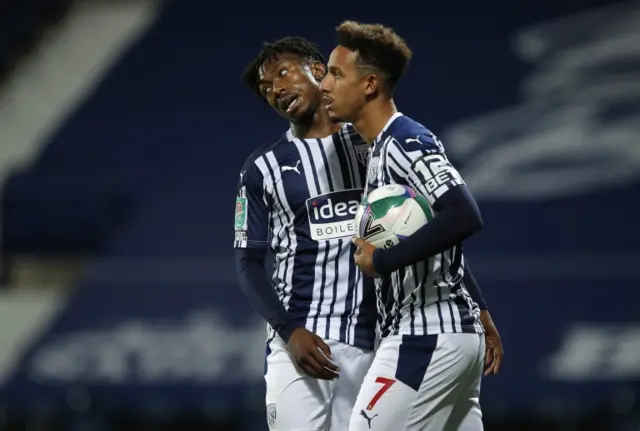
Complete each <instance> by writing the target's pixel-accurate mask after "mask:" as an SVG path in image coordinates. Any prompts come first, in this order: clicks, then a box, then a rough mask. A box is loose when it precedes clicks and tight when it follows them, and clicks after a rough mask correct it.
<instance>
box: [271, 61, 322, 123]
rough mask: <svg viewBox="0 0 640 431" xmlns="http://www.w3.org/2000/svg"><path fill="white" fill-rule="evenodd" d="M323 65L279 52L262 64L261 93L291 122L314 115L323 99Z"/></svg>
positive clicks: (300, 120) (297, 121)
mask: <svg viewBox="0 0 640 431" xmlns="http://www.w3.org/2000/svg"><path fill="white" fill-rule="evenodd" d="M324 70H325V69H324V65H322V64H320V63H314V64H311V65H310V64H308V62H306V61H304V60H303V59H301V58H300V57H298V56H297V55H295V54H280V55H278V56H277V57H275V58H273V59H270V60H267V61H265V62H264V64H263V65H262V67H261V68H260V75H259V79H260V93H261V94H262V96H263V97H264V98H265V99H266V100H267V102H269V105H271V107H272V108H273V109H275V110H276V112H278V114H280V115H282V116H283V117H284V118H286V119H287V120H288V121H290V122H292V123H294V124H295V123H299V122H302V121H305V120H306V119H309V118H312V117H313V113H314V112H315V111H316V109H318V107H319V106H320V104H321V102H322V92H321V91H320V89H319V82H320V80H321V79H322V77H323V76H324Z"/></svg>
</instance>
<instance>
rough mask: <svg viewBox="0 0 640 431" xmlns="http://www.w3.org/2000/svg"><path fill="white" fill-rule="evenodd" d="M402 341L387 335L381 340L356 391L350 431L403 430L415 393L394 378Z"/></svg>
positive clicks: (399, 337)
mask: <svg viewBox="0 0 640 431" xmlns="http://www.w3.org/2000/svg"><path fill="white" fill-rule="evenodd" d="M401 343H402V337H401V336H390V337H387V338H385V339H384V340H383V341H382V342H381V343H380V346H379V347H378V349H377V351H376V354H375V358H374V360H373V363H372V364H371V367H370V368H369V371H368V372H367V375H366V376H365V379H364V382H363V383H362V387H361V388H360V392H359V393H358V397H357V399H356V403H355V405H354V408H353V412H352V413H351V419H350V421H349V428H348V429H349V431H369V430H378V431H384V430H394V431H403V430H404V427H403V425H404V423H405V422H406V419H407V416H408V415H409V413H410V411H411V409H412V406H413V403H414V401H415V398H416V395H417V392H416V391H415V390H414V389H413V388H411V387H410V386H408V385H407V384H406V383H404V382H402V381H399V380H397V379H396V370H397V365H398V354H399V351H400V345H401ZM421 377H422V376H421ZM421 380H422V379H421V378H420V381H421Z"/></svg>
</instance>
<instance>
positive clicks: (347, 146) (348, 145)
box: [343, 130, 367, 187]
mask: <svg viewBox="0 0 640 431" xmlns="http://www.w3.org/2000/svg"><path fill="white" fill-rule="evenodd" d="M353 133H354V134H355V130H354V131H353ZM344 137H346V139H345V140H344V142H343V145H344V146H343V149H344V153H345V155H346V157H347V160H348V165H349V166H351V167H353V166H359V165H360V162H358V157H357V156H356V154H355V152H356V150H355V148H353V139H354V138H356V139H358V135H357V134H355V135H351V134H349V133H344ZM354 162H355V163H354ZM360 166H361V165H360ZM366 175H367V173H366V171H365V172H363V170H362V169H360V170H359V171H358V175H357V176H356V175H354V176H353V181H354V182H353V186H354V187H364V181H366V178H367V176H366Z"/></svg>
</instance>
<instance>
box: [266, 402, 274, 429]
mask: <svg viewBox="0 0 640 431" xmlns="http://www.w3.org/2000/svg"><path fill="white" fill-rule="evenodd" d="M267 424H268V425H269V428H273V427H274V426H275V425H276V405H275V404H274V403H271V404H269V405H267Z"/></svg>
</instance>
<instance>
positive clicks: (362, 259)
mask: <svg viewBox="0 0 640 431" xmlns="http://www.w3.org/2000/svg"><path fill="white" fill-rule="evenodd" d="M352 242H353V243H354V244H355V245H356V247H358V249H357V250H356V252H355V253H354V254H353V260H354V261H355V262H356V265H358V268H360V271H362V273H363V274H365V275H368V276H369V277H380V274H378V273H377V272H376V269H375V268H374V267H373V252H374V251H375V250H376V247H375V246H374V245H373V244H371V243H368V242H367V241H365V240H363V239H360V238H358V237H355V238H353V239H352Z"/></svg>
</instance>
